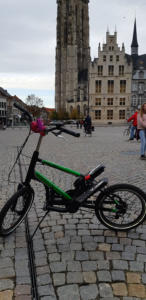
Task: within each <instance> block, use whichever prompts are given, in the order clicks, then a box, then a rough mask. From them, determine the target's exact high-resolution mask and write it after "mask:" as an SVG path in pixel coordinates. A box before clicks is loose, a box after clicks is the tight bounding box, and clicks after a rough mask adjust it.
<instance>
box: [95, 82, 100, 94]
mask: <svg viewBox="0 0 146 300" xmlns="http://www.w3.org/2000/svg"><path fill="white" fill-rule="evenodd" d="M95 91H96V93H98V94H100V93H101V80H96V81H95Z"/></svg>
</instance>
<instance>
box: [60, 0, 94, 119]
mask: <svg viewBox="0 0 146 300" xmlns="http://www.w3.org/2000/svg"><path fill="white" fill-rule="evenodd" d="M88 3H89V0H57V47H56V74H55V107H56V110H57V112H58V111H60V110H66V111H68V112H71V111H72V110H73V109H74V108H77V110H78V112H81V113H83V114H85V113H86V110H87V107H88V104H89V99H88V68H89V63H90V48H89V15H88Z"/></svg>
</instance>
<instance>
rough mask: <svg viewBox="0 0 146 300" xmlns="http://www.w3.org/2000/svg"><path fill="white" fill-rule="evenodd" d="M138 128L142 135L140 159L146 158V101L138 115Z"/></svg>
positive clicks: (140, 135)
mask: <svg viewBox="0 0 146 300" xmlns="http://www.w3.org/2000/svg"><path fill="white" fill-rule="evenodd" d="M137 128H138V131H139V137H140V142H141V146H140V159H146V156H145V152H146V103H143V104H142V106H141V109H140V112H139V113H138V116H137Z"/></svg>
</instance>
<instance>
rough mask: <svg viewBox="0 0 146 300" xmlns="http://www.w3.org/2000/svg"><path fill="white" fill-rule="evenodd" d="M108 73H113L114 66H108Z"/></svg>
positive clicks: (111, 74) (110, 74)
mask: <svg viewBox="0 0 146 300" xmlns="http://www.w3.org/2000/svg"><path fill="white" fill-rule="evenodd" d="M108 75H109V76H113V75H114V66H108Z"/></svg>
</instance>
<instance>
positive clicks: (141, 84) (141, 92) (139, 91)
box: [138, 82, 144, 94]
mask: <svg viewBox="0 0 146 300" xmlns="http://www.w3.org/2000/svg"><path fill="white" fill-rule="evenodd" d="M143 92H144V82H139V84H138V93H139V94H143Z"/></svg>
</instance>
